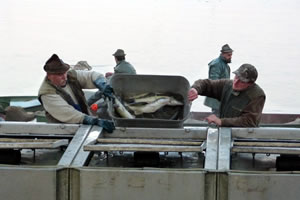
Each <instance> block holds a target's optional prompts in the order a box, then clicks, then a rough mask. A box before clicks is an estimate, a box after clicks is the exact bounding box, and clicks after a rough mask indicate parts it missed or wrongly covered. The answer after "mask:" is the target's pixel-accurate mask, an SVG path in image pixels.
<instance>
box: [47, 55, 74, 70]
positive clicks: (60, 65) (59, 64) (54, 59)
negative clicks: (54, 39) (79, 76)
mask: <svg viewBox="0 0 300 200" xmlns="http://www.w3.org/2000/svg"><path fill="white" fill-rule="evenodd" d="M69 69H70V66H69V65H68V64H66V63H64V62H63V61H62V60H61V59H60V58H59V57H58V56H57V55H56V54H53V55H52V56H51V57H50V58H49V59H48V60H47V62H46V64H45V65H44V70H45V71H46V72H47V73H49V74H63V73H65V72H66V71H68V70H69Z"/></svg>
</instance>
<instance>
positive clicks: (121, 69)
mask: <svg viewBox="0 0 300 200" xmlns="http://www.w3.org/2000/svg"><path fill="white" fill-rule="evenodd" d="M114 71H115V73H116V74H118V73H126V74H136V71H135V69H134V67H133V66H132V65H131V64H130V63H129V62H127V61H125V60H122V61H121V62H119V63H118V64H117V65H116V66H115V68H114Z"/></svg>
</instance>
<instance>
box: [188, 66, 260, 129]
mask: <svg viewBox="0 0 300 200" xmlns="http://www.w3.org/2000/svg"><path fill="white" fill-rule="evenodd" d="M233 73H234V74H235V77H234V80H233V81H232V80H228V79H221V80H209V79H203V80H201V79H200V80H197V81H196V82H195V83H194V84H193V86H192V88H191V89H190V91H189V94H188V98H189V100H190V101H193V100H195V99H196V98H197V97H198V95H202V96H208V97H212V98H216V99H218V100H219V101H220V108H219V109H220V116H219V117H217V116H216V115H214V114H212V115H210V116H208V117H207V118H206V120H207V121H208V123H214V124H216V125H217V126H235V127H257V126H258V125H259V122H260V119H261V115H262V110H263V108H264V104H265V100H266V95H265V93H264V91H263V90H262V89H261V88H260V87H259V86H258V85H257V84H256V83H255V81H256V79H257V76H258V73H257V70H256V68H255V67H254V66H253V65H251V64H243V65H241V66H240V67H239V69H238V70H236V71H234V72H233Z"/></svg>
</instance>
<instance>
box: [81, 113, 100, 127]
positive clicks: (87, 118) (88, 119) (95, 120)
mask: <svg viewBox="0 0 300 200" xmlns="http://www.w3.org/2000/svg"><path fill="white" fill-rule="evenodd" d="M82 123H83V124H88V125H95V124H97V123H98V118H96V117H92V116H89V115H85V116H84V118H83V121H82Z"/></svg>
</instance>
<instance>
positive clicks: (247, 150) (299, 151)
mask: <svg viewBox="0 0 300 200" xmlns="http://www.w3.org/2000/svg"><path fill="white" fill-rule="evenodd" d="M231 152H237V153H266V154H297V155H300V148H283V147H277V148H274V147H232V148H231Z"/></svg>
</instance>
